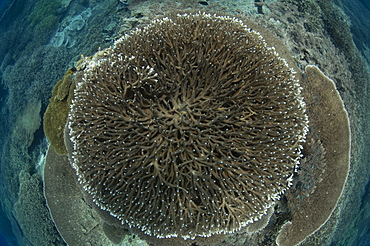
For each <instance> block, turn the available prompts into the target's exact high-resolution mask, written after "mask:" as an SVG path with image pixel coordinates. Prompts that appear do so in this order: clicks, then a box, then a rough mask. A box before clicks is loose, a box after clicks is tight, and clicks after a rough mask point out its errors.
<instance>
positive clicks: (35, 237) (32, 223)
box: [14, 171, 64, 245]
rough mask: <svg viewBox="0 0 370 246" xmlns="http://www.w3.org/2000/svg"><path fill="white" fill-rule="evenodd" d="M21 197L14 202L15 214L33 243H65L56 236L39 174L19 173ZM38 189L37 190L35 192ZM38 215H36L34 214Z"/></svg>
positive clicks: (25, 234) (28, 238)
mask: <svg viewBox="0 0 370 246" xmlns="http://www.w3.org/2000/svg"><path fill="white" fill-rule="evenodd" d="M19 183H20V189H19V199H18V201H17V202H16V203H15V204H14V216H15V218H16V219H17V221H18V223H19V225H20V229H21V230H22V232H23V233H24V236H25V237H26V238H27V240H28V241H29V243H30V244H31V245H64V243H63V241H62V240H60V238H59V237H57V236H56V234H57V232H56V230H55V227H54V224H53V223H52V221H51V219H50V214H49V211H48V210H47V208H46V206H45V199H44V196H43V195H42V184H41V182H40V180H39V178H38V177H37V174H34V175H30V174H29V173H28V172H26V171H21V172H20V174H19ZM35 191H36V192H35ZM35 214H37V215H38V216H37V217H35V216H34V215H35Z"/></svg>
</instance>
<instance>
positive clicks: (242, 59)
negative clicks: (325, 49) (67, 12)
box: [68, 13, 308, 239]
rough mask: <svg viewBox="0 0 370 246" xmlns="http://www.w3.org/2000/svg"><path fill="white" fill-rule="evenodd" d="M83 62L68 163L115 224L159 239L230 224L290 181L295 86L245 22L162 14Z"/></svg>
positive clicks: (229, 228) (299, 108) (294, 156)
mask: <svg viewBox="0 0 370 246" xmlns="http://www.w3.org/2000/svg"><path fill="white" fill-rule="evenodd" d="M85 65H86V68H84V69H83V70H81V71H80V73H83V78H82V79H81V80H78V81H76V89H75V92H74V99H73V100H72V103H71V110H70V112H69V115H68V134H69V137H70V140H71V145H72V146H71V151H70V157H71V162H72V165H73V167H74V168H75V169H76V171H77V175H78V178H79V181H80V183H81V184H82V186H83V187H84V189H85V190H86V191H87V193H89V194H90V195H91V196H92V198H93V201H94V202H95V203H96V204H97V205H98V206H99V207H100V208H101V209H103V210H106V211H108V212H109V213H110V214H111V215H112V216H114V217H116V218H118V219H119V220H120V221H121V222H122V223H123V224H125V225H128V226H130V227H135V228H138V229H140V230H142V231H143V232H144V233H145V234H148V235H151V236H156V237H159V238H167V237H182V238H185V239H186V238H194V237H196V236H211V235H213V234H219V233H232V232H235V231H236V230H239V229H240V228H241V227H243V226H245V225H247V224H249V223H253V222H254V221H256V220H259V219H260V218H261V217H262V216H263V215H264V214H265V213H266V212H267V210H268V208H270V207H271V206H272V205H273V204H274V203H275V201H276V200H277V199H279V198H280V196H281V194H283V193H284V192H285V191H286V190H287V189H289V187H290V185H291V180H292V176H293V172H294V170H295V169H296V168H297V165H298V162H299V158H300V157H301V148H302V147H301V144H302V142H304V140H305V135H306V131H307V124H308V120H307V115H306V113H305V104H304V102H303V99H302V96H301V87H300V85H299V83H298V80H297V79H296V78H295V76H294V71H293V69H292V68H291V67H290V66H289V65H288V64H287V62H286V61H285V60H284V59H283V58H281V57H280V56H279V55H278V54H277V53H276V52H275V50H274V48H271V47H268V46H267V44H266V43H265V41H264V39H263V38H262V36H261V35H260V34H259V33H258V32H256V31H253V30H251V29H249V28H248V27H247V26H245V25H244V24H243V23H242V22H241V21H239V20H237V19H235V18H231V17H224V16H216V15H208V14H200V13H199V14H178V15H170V16H169V17H166V18H162V19H157V20H154V21H152V22H151V23H150V24H149V25H147V26H146V27H144V28H139V29H136V30H135V31H133V32H132V33H131V34H129V35H126V36H124V37H123V38H121V39H119V40H118V41H117V42H116V43H115V45H114V46H113V47H111V48H108V49H106V50H104V51H103V52H100V54H99V56H95V58H93V59H91V60H87V61H85Z"/></svg>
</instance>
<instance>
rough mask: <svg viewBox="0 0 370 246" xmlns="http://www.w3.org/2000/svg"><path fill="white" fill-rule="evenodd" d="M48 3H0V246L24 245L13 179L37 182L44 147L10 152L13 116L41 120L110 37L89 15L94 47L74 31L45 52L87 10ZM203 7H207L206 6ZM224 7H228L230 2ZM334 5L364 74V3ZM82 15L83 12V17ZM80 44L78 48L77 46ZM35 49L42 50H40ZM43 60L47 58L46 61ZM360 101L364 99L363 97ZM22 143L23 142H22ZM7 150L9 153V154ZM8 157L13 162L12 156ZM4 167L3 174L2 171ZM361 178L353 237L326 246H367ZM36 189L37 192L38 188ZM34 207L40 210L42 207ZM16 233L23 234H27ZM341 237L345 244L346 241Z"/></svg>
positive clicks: (369, 35)
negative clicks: (76, 65) (57, 87)
mask: <svg viewBox="0 0 370 246" xmlns="http://www.w3.org/2000/svg"><path fill="white" fill-rule="evenodd" d="M36 2H40V3H43V2H44V3H43V5H45V6H49V7H50V9H45V10H43V11H39V15H42V16H41V17H40V16H32V18H30V17H29V16H30V13H31V12H32V11H33V10H34V9H35V8H36V7H35V6H37V4H36ZM51 2H54V1H48V0H39V1H33V2H32V1H30V0H28V1H25V0H9V1H5V0H0V38H1V40H0V42H1V43H0V65H1V67H0V81H1V84H0V107H1V109H0V110H1V118H0V124H1V125H0V141H1V143H0V146H2V147H1V149H0V158H1V159H0V165H1V167H3V168H2V169H0V180H1V181H0V185H1V186H0V199H1V201H0V246H3V245H4V246H6V245H30V244H29V241H28V239H27V235H29V234H28V233H30V231H31V230H27V226H25V225H26V224H25V222H24V221H22V222H17V221H16V219H15V218H16V217H15V216H14V213H15V212H16V213H18V214H21V212H22V211H20V210H16V209H14V207H12V206H13V205H14V204H15V203H16V202H17V194H18V191H19V189H18V187H19V185H20V183H19V181H18V173H19V172H20V171H22V170H27V171H28V172H29V173H30V174H32V175H34V176H35V177H37V172H38V171H37V169H36V167H35V165H36V164H35V163H36V162H37V160H38V157H37V152H42V151H45V147H44V146H41V145H42V144H41V143H42V142H43V141H42V140H43V139H44V134H43V132H42V129H41V126H39V127H38V128H37V129H35V131H34V132H36V134H33V135H32V136H33V138H34V139H32V140H29V141H30V142H29V143H28V144H27V146H26V147H24V146H22V145H21V144H20V143H16V144H18V145H19V149H21V151H18V152H17V151H15V150H16V149H17V148H18V147H14V146H15V143H14V141H13V142H12V141H10V136H12V135H11V133H12V131H13V129H14V127H15V122H17V120H18V118H19V117H18V116H19V115H20V114H21V113H22V112H24V111H23V110H24V109H26V108H27V105H28V104H27V103H28V102H29V101H31V100H33V99H35V100H38V101H40V102H41V105H42V106H41V109H40V111H39V112H37V113H38V114H40V113H41V114H42V113H43V112H44V111H45V108H46V105H47V103H48V99H49V97H50V95H51V90H52V88H53V86H54V84H55V82H56V81H58V79H59V78H61V76H62V75H63V73H64V71H65V70H66V69H67V68H68V67H69V66H70V61H71V60H73V61H76V60H77V59H78V56H79V55H80V54H83V53H84V54H88V55H90V54H93V53H94V52H95V51H96V50H97V49H98V48H99V47H107V46H109V45H111V44H112V42H113V38H111V39H109V36H110V35H111V34H112V33H113V31H112V30H110V29H108V28H105V27H103V26H99V23H100V22H99V21H98V20H97V21H93V20H91V19H94V18H96V19H98V18H99V16H98V15H96V16H94V15H92V17H91V19H90V20H91V21H90V20H89V21H90V22H89V25H90V27H91V26H92V25H96V30H98V31H99V32H100V33H101V35H97V36H95V37H94V38H95V40H91V42H92V43H93V42H95V44H94V45H91V46H90V47H86V46H84V45H83V44H82V42H86V41H83V40H81V39H79V38H78V37H77V36H73V35H75V34H76V32H77V31H74V32H71V33H70V34H68V35H70V36H68V38H67V37H66V39H65V41H64V43H63V45H61V46H60V47H59V46H58V49H55V48H54V49H52V48H49V47H46V44H50V42H49V41H50V40H51V37H52V36H53V35H54V34H55V31H56V30H57V28H58V25H59V24H60V21H62V20H63V18H64V17H65V16H66V15H68V13H69V11H71V12H73V11H74V12H81V11H83V10H84V9H86V8H89V7H91V6H89V1H74V0H72V1H71V4H70V6H74V8H75V9H72V7H68V8H63V7H61V6H60V5H58V6H56V5H55V6H54V5H52V4H50V3H51ZM56 2H58V1H56ZM74 2H79V3H78V4H75V5H73V4H72V3H74ZM98 2H99V1H98ZM106 2H109V1H100V2H99V3H100V4H102V6H103V5H104V4H107V5H108V3H106ZM116 2H118V1H116ZM138 2H142V1H138ZM149 2H150V1H149ZM203 2H204V1H203ZM209 2H211V0H210V1H209ZM230 2H231V3H232V2H233V1H230ZM237 3H239V2H238V1H236V4H237ZM336 4H337V5H338V6H340V7H341V8H342V9H343V11H344V12H345V13H346V14H347V15H348V20H349V21H350V22H351V24H352V25H351V31H352V35H353V42H354V43H355V45H356V47H357V49H358V50H359V52H360V53H361V54H362V55H363V56H364V58H365V60H366V61H367V66H368V68H369V67H370V65H369V64H370V1H369V0H341V1H336ZM40 5H41V4H40ZM102 8H103V7H102ZM115 8H117V7H115ZM48 13H49V15H48ZM50 13H51V14H50ZM87 14H88V13H87V12H86V15H87ZM95 14H96V13H95ZM33 15H35V12H33ZM46 17H48V18H49V19H48V21H46V22H43V21H44V20H45V18H46ZM86 18H87V17H86ZM89 18H90V17H89ZM26 20H27V21H26ZM41 24H42V25H43V26H42V28H44V29H42V31H40V28H41ZM30 26H32V28H29V27H30ZM38 28H39V29H38ZM107 37H108V38H107ZM80 43H81V45H80V46H79V44H80ZM40 47H45V49H44V50H42V49H40ZM50 52H51V53H52V52H54V53H53V54H55V55H54V58H53V59H52V58H50V57H51V56H47V54H50ZM45 57H49V58H48V59H46V58H45ZM17 61H22V63H21V65H18V67H17V64H19V62H18V63H17ZM22 66H23V68H24V70H23V71H27V72H25V73H23V74H19V77H16V75H13V77H9V76H5V74H7V75H8V74H9V69H15V68H16V69H20V67H22ZM49 72H50V76H49V77H47V78H45V76H44V75H43V74H44V73H49ZM9 79H10V80H12V82H11V83H12V84H10V83H8V80H9ZM5 80H6V81H5ZM35 81H37V82H35ZM367 82H368V84H365V85H364V86H365V87H369V86H370V81H367ZM364 90H365V88H364ZM15 91H16V93H15ZM360 96H361V97H366V96H367V95H360ZM368 106H370V105H368ZM36 111H37V110H36ZM360 119H361V120H362V121H364V122H365V121H367V122H369V120H370V116H369V115H362V116H360ZM364 129H365V132H364V135H365V136H364V142H363V144H366V143H367V146H369V145H368V144H369V143H370V140H369V137H370V136H367V135H366V134H367V133H368V131H367V130H368V126H366V125H365V127H364ZM26 134H27V133H26ZM24 141H28V139H26V140H24ZM40 146H41V147H40ZM10 149H12V152H11V153H10ZM364 152H370V151H369V148H368V147H367V148H364ZM13 153H14V156H12V154H13ZM35 153H36V154H35ZM15 159H16V160H18V162H15V161H14V160H15ZM360 159H361V160H362V164H361V165H363V166H362V168H361V169H362V170H364V171H363V172H368V171H369V169H370V168H369V167H370V159H369V155H367V154H366V153H363V156H361V158H360ZM12 161H14V163H13V164H12V165H9V163H11V162H12ZM6 164H8V166H6ZM5 166H6V167H7V168H5ZM9 166H11V168H9ZM363 175H364V177H365V176H366V175H367V176H366V179H367V182H364V183H363V185H358V186H356V188H355V189H356V191H357V192H358V193H359V196H360V198H359V199H358V200H353V202H355V203H358V204H357V205H358V206H357V207H358V208H359V210H358V214H359V216H358V217H357V218H353V221H351V223H350V222H348V231H349V234H351V232H350V231H352V232H353V235H355V236H354V238H351V239H350V240H349V239H348V240H347V241H341V240H340V238H338V239H337V241H335V242H334V243H333V244H332V245H333V246H334V245H356V246H369V245H370V181H369V178H370V174H369V173H368V174H366V173H365V174H363ZM5 177H6V178H5ZM2 180H4V181H2ZM39 188H40V189H41V184H40V187H39ZM10 204H11V205H10ZM39 206H40V207H42V206H44V204H41V205H39ZM22 208H23V207H22ZM42 208H44V207H42ZM27 209H28V210H27V211H33V210H32V208H29V207H27ZM18 216H19V215H18ZM18 218H19V217H18ZM30 223H31V224H30V227H35V226H37V222H35V221H34V222H32V221H31V222H30ZM48 228H49V229H50V230H55V228H53V227H52V225H49V227H48ZM22 230H26V232H27V233H25V232H24V231H22ZM347 237H348V238H350V236H348V235H347ZM43 240H44V241H42V242H51V241H52V239H50V238H49V239H43ZM48 240H49V241H48ZM343 242H347V243H343ZM40 245H41V244H40ZM45 245H46V244H45ZM58 245H62V244H58Z"/></svg>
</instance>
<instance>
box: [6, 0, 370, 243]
mask: <svg viewBox="0 0 370 246" xmlns="http://www.w3.org/2000/svg"><path fill="white" fill-rule="evenodd" d="M254 2H264V4H266V5H259V6H262V7H257V5H255V3H254ZM279 2H280V3H279ZM284 4H285V5H284ZM268 6H270V7H271V8H273V7H274V6H275V9H274V10H276V8H277V7H276V6H287V7H284V8H283V7H281V8H280V9H279V10H278V11H279V12H274V11H270V10H269V9H268ZM313 7H315V8H316V9H315V8H313ZM178 11H202V12H211V13H214V12H217V13H222V14H223V15H233V16H234V15H235V16H244V17H245V16H246V17H248V18H250V19H254V18H255V19H256V21H259V22H258V23H261V25H264V27H265V28H267V29H269V28H271V30H272V32H274V33H277V34H279V37H280V38H282V39H283V38H286V37H298V36H299V35H303V34H301V33H298V32H297V33H292V32H294V30H296V29H294V28H290V27H289V25H297V26H298V25H301V24H300V23H301V22H300V21H301V20H304V23H305V24H302V28H303V30H306V31H307V32H312V33H313V35H312V37H315V38H313V39H312V40H305V41H299V42H302V43H301V44H300V45H301V46H302V45H305V44H307V48H306V51H305V52H306V53H305V54H303V53H299V52H300V51H297V50H295V51H294V50H293V51H292V52H295V53H294V57H295V58H297V59H301V61H302V63H300V64H297V65H298V67H303V66H305V65H308V64H312V63H316V64H313V65H318V66H319V67H320V68H321V69H322V70H323V71H324V72H325V73H326V75H327V76H329V77H331V78H332V79H333V80H334V82H335V84H336V86H337V89H338V91H339V93H340V95H341V96H342V99H343V101H344V104H345V107H346V108H347V111H348V115H349V118H350V123H351V136H352V140H351V141H352V146H351V147H352V149H351V170H350V173H349V176H348V178H347V183H346V186H345V188H344V191H343V195H342V197H341V198H340V200H339V202H338V209H336V210H335V213H334V214H333V215H332V217H333V218H332V220H333V221H334V222H332V225H333V228H334V229H330V230H327V232H320V234H318V235H319V236H318V237H319V238H317V239H315V240H316V241H311V242H316V243H311V244H309V245H328V246H337V245H342V246H370V149H369V146H370V128H369V125H370V123H369V122H370V113H369V112H370V111H369V107H370V96H369V95H368V93H370V80H369V73H370V1H369V0H335V1H330V0H288V1H274V0H265V1H263V0H262V1H253V0H248V1H242V0H234V1H233V0H207V1H197V0H191V1H186V0H182V1H181V0H180V1H160V0H153V1H149V0H148V1H144V0H129V1H123V0H0V110H1V117H0V143H1V144H0V146H1V148H0V246H7V245H9V246H17V245H21V246H23V245H36V246H43V245H45V246H46V245H66V244H65V242H64V241H63V239H62V238H61V236H60V233H59V232H58V230H57V229H56V227H55V225H54V223H53V220H52V219H51V217H50V214H49V210H48V208H47V206H46V202H45V198H44V193H43V165H44V161H45V153H46V151H47V148H48V145H49V142H48V140H47V139H46V136H45V134H44V131H43V114H44V113H45V111H46V108H47V106H48V104H49V99H50V97H51V96H52V90H53V87H54V85H55V84H56V83H57V82H58V81H59V80H60V79H61V78H62V77H63V75H64V74H65V72H66V71H67V70H68V69H69V68H71V67H73V66H74V65H75V64H76V62H77V61H78V60H79V59H80V58H81V55H84V56H86V57H88V56H91V55H93V54H94V53H96V52H97V51H99V50H102V49H104V48H107V47H110V46H112V45H113V43H114V41H115V40H117V39H118V38H119V37H121V36H122V35H123V34H125V33H128V32H130V30H132V29H133V28H135V27H136V26H138V25H142V24H144V25H145V23H146V22H147V21H148V20H150V19H151V18H154V17H155V16H157V15H161V14H163V13H166V12H178ZM276 11H277V10H276ZM284 11H285V12H284ZM276 13H279V15H276ZM268 15H269V16H270V17H269V18H266V19H264V18H265V16H268ZM274 18H275V19H274ZM278 18H280V21H276V20H277V19H278ZM274 20H275V21H274ZM283 20H287V22H286V23H289V22H291V24H287V25H285V26H284V25H283V24H281V23H284V21H283ZM279 23H280V24H279ZM302 23H303V22H302ZM282 26H284V27H282ZM279 28H281V29H279ZM304 28H305V29H304ZM297 30H298V29H297ZM315 35H317V36H315ZM320 35H323V36H320ZM290 40H292V39H290ZM297 40H298V38H297ZM297 40H296V42H298V41H297ZM318 40H319V41H318ZM293 41H294V40H293ZM309 42H311V43H309ZM292 43H294V42H292ZM312 43H315V45H311V44H312ZM287 44H288V46H289V44H290V43H287ZM318 46H320V48H318V49H321V48H322V49H323V50H325V49H326V50H330V49H331V50H334V51H333V53H330V54H333V55H335V56H337V57H338V60H337V61H336V62H337V64H339V65H337V66H334V65H333V67H330V66H331V65H330V64H326V63H325V62H324V63H322V59H321V58H320V59H321V60H320V59H319V58H318V59H312V58H307V59H306V58H304V57H305V56H306V55H307V54H310V55H311V56H310V57H312V56H313V55H312V54H315V52H316V51H315V50H312V49H313V48H312V49H311V47H318ZM328 47H329V48H328ZM330 47H333V48H330ZM327 54H329V51H328V53H327ZM321 55H322V54H321ZM321 55H320V56H321ZM341 64H342V65H343V66H342V67H341V66H340V65H341ZM323 228H325V227H323ZM130 242H131V241H130ZM143 245H144V244H143ZM230 245H231V244H230Z"/></svg>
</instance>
